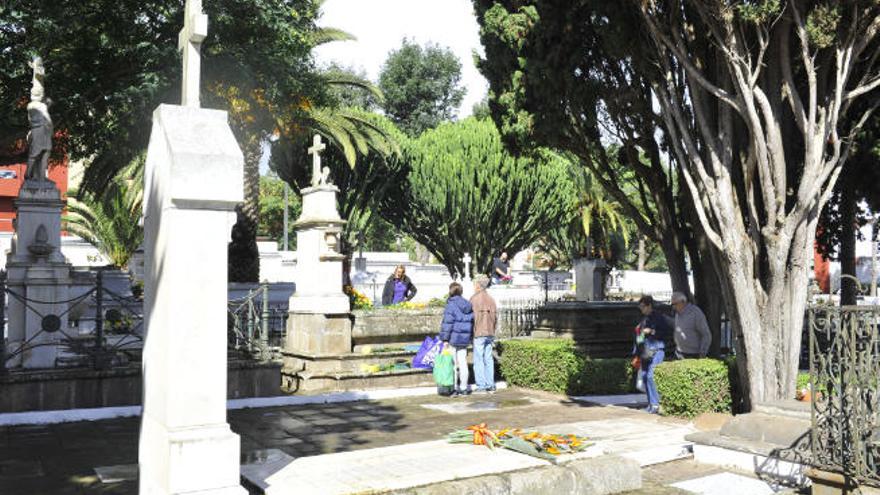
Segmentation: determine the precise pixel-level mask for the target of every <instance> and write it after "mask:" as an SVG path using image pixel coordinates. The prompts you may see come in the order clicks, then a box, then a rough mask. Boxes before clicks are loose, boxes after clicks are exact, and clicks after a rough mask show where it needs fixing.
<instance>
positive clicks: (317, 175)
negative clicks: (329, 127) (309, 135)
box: [308, 134, 327, 187]
mask: <svg viewBox="0 0 880 495" xmlns="http://www.w3.org/2000/svg"><path fill="white" fill-rule="evenodd" d="M325 149H327V145H326V144H324V143H322V142H321V136H320V135H318V134H315V138H314V139H313V140H312V147H311V148H309V150H308V151H309V154H310V155H312V187H315V186H317V185H319V184H320V183H321V152H322V151H324V150H325Z"/></svg>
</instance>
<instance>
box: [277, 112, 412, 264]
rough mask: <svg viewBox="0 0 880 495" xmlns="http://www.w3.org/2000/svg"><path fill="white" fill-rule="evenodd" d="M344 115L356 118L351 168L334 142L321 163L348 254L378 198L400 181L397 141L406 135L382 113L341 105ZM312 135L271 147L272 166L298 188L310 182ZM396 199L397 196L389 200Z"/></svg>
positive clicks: (365, 229) (401, 171)
mask: <svg viewBox="0 0 880 495" xmlns="http://www.w3.org/2000/svg"><path fill="white" fill-rule="evenodd" d="M345 112H346V114H347V115H350V116H351V117H352V118H354V119H357V120H358V121H359V122H361V124H362V127H361V131H360V132H359V134H358V136H359V137H358V140H357V148H358V150H359V153H361V155H362V156H361V157H360V158H359V159H358V163H357V166H355V167H353V168H352V167H350V166H349V163H348V160H347V159H346V157H345V154H344V153H343V151H342V150H341V149H340V148H339V147H328V148H327V150H326V151H325V152H324V153H323V154H322V165H324V166H327V167H329V168H330V181H331V182H332V183H333V184H334V185H336V187H338V188H339V190H340V193H339V194H338V195H337V203H338V207H339V214H340V215H341V216H342V218H343V219H345V220H346V222H347V223H346V225H345V227H344V231H343V239H342V250H343V252H344V253H346V254H351V250H352V248H353V247H354V246H355V245H356V244H357V238H358V235H359V234H360V233H362V232H366V231H367V229H368V227H369V226H370V224H371V223H372V222H373V219H374V212H375V210H376V207H377V204H378V203H379V202H382V201H385V200H386V198H388V195H389V194H391V193H392V191H394V190H397V189H399V187H400V184H401V183H402V182H403V181H404V180H405V179H404V174H405V168H404V167H403V164H402V163H401V160H400V143H401V142H403V141H404V139H405V136H404V135H403V134H402V133H401V132H400V131H399V130H397V128H396V127H395V126H394V124H392V123H391V121H389V120H388V119H387V118H385V117H383V116H381V115H378V114H374V113H369V112H366V111H364V110H360V109H345ZM310 141H311V139H306V138H305V137H302V138H300V139H297V140H289V141H283V142H279V143H277V144H276V145H275V146H274V148H273V150H272V162H271V164H270V165H271V167H272V169H273V170H274V171H275V172H276V173H277V174H278V176H279V177H280V178H281V179H282V180H284V181H286V182H287V183H288V184H290V185H291V187H292V188H293V190H294V191H296V192H297V193H298V192H299V191H300V190H301V189H302V188H305V187H308V186H309V182H310V180H311V171H312V157H311V156H310V155H308V154H307V153H306V150H307V149H308V147H309V146H310V144H311V143H310ZM389 201H391V202H392V203H393V204H396V199H393V198H392V199H389Z"/></svg>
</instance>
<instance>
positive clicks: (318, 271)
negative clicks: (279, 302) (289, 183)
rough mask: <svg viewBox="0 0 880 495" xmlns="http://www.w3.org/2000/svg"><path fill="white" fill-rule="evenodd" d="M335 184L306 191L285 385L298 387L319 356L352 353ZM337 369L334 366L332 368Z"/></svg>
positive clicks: (341, 222) (298, 238)
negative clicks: (343, 284) (343, 287)
mask: <svg viewBox="0 0 880 495" xmlns="http://www.w3.org/2000/svg"><path fill="white" fill-rule="evenodd" d="M338 191H339V190H338V189H337V188H336V187H335V186H332V185H326V184H323V185H318V186H315V187H310V188H308V189H303V190H302V205H303V206H302V214H301V215H300V217H299V219H298V220H297V221H296V223H295V224H294V226H295V227H296V229H297V232H296V250H297V258H296V292H294V294H293V296H291V298H290V304H289V308H290V315H289V318H288V320H287V340H286V347H285V349H284V355H285V359H284V367H283V369H282V387H283V388H284V389H286V390H288V391H294V390H298V389H299V388H300V387H299V383H300V382H301V381H303V380H305V379H308V376H309V374H310V371H311V370H310V368H311V367H313V366H312V365H313V364H314V361H315V360H316V359H319V358H327V357H330V356H341V355H345V354H350V353H351V351H352V343H351V313H350V309H351V308H350V304H349V299H348V296H347V295H345V294H344V293H343V292H342V260H343V255H342V254H340V253H339V243H340V236H341V235H342V227H343V225H345V221H344V220H342V218H340V216H339V212H338V211H337V209H336V193H337V192H338ZM329 371H332V370H329Z"/></svg>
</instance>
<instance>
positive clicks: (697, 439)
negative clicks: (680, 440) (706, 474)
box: [686, 431, 809, 486]
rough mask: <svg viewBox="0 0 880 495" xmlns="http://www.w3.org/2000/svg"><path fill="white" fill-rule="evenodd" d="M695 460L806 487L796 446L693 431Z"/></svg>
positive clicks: (690, 436) (803, 469) (804, 470)
mask: <svg viewBox="0 0 880 495" xmlns="http://www.w3.org/2000/svg"><path fill="white" fill-rule="evenodd" d="M686 438H687V439H688V440H690V441H692V442H694V444H693V452H694V460H695V461H696V462H698V463H701V464H712V465H716V466H721V467H726V468H735V469H741V470H743V471H746V472H751V473H755V474H758V475H760V476H761V477H762V478H763V477H766V478H769V479H773V480H774V481H776V482H780V483H784V484H786V485H794V486H806V485H807V484H808V483H809V481H808V479H807V477H806V474H805V473H806V470H807V469H808V466H807V465H805V464H801V462H803V461H805V457H803V456H802V455H801V454H799V452H798V449H783V448H780V446H778V445H776V444H771V443H767V442H762V441H757V440H747V439H742V438H735V437H729V436H724V435H721V434H720V433H719V432H717V431H703V432H698V433H692V434H690V435H688V436H687V437H686Z"/></svg>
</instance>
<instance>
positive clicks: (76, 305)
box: [0, 271, 143, 373]
mask: <svg viewBox="0 0 880 495" xmlns="http://www.w3.org/2000/svg"><path fill="white" fill-rule="evenodd" d="M103 275H104V273H103V271H98V272H97V274H96V276H95V285H94V287H91V288H90V289H88V290H86V291H85V292H84V293H82V294H80V295H77V296H75V297H72V298H69V299H67V300H63V301H43V300H38V299H35V298H31V297H27V296H25V295H24V294H20V293H18V292H17V291H15V290H13V289H11V288H10V287H9V286H8V285H7V279H6V272H5V271H0V329H2V330H3V333H2V334H0V373H2V372H6V371H8V370H9V369H10V368H15V367H18V366H20V365H23V364H24V363H23V362H22V360H23V358H24V357H25V356H27V355H28V354H29V353H31V352H32V351H34V350H36V349H38V348H40V347H48V346H54V347H55V348H56V349H57V351H58V352H57V353H56V355H55V362H54V365H55V366H56V367H81V366H91V367H93V368H95V369H106V368H109V367H110V366H113V365H115V364H125V363H127V362H128V361H130V360H131V359H132V358H134V359H137V358H138V357H139V354H140V349H141V348H142V344H143V328H142V327H143V312H142V304H141V302H140V300H139V299H138V298H135V297H134V296H125V295H120V294H118V293H116V292H114V291H112V290H110V289H109V288H107V287H105V284H104V279H103ZM7 300H9V301H14V302H15V303H17V304H19V305H21V306H22V307H23V308H24V311H25V315H26V317H27V316H28V315H32V316H35V317H36V319H38V320H39V321H40V327H39V329H37V331H35V332H29V333H30V335H27V334H25V335H23V339H22V340H20V341H15V342H9V343H7V338H6V336H5V330H6V328H7V323H8V318H7V311H6V308H7V306H6V302H7ZM91 308H94V311H93V312H92V311H90V309H91ZM64 319H66V320H67V327H66V328H65V327H64V326H63V325H62V323H63V321H64ZM84 321H90V322H92V323H93V325H94V326H93V327H92V328H91V329H89V330H88V331H86V332H82V331H81V328H82V326H81V324H82V323H83V322H84ZM9 344H12V346H10V345H9Z"/></svg>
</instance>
